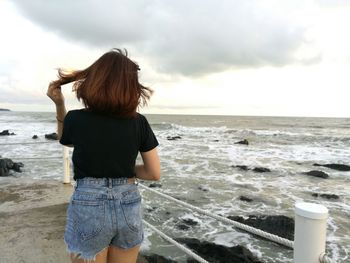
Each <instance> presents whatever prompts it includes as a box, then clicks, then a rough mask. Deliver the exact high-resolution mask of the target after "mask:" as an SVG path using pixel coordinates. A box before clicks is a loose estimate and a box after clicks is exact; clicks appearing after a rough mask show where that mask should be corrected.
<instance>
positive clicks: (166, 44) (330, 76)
mask: <svg viewBox="0 0 350 263" xmlns="http://www.w3.org/2000/svg"><path fill="white" fill-rule="evenodd" d="M349 26H350V0H338V1H337V0H283V1H281V0H216V1H214V0H202V1H194V0H192V1H191V0H177V1H170V0H162V1H155V0H154V1H151V0H143V1H141V0H134V1H127V0H124V1H120V0H102V1H97V0H96V1H93V0H90V1H85V0H84V1H83V0H76V1H68V0H60V1H46V0H31V1H26V0H13V1H8V0H2V1H0V32H1V40H0V108H10V109H12V110H31V111H53V110H54V106H53V104H52V103H51V102H50V100H49V99H48V98H47V97H46V95H45V93H46V89H47V85H48V83H49V82H50V81H51V80H53V79H55V77H56V75H57V71H56V69H57V68H59V67H60V68H66V69H83V68H86V67H87V66H89V65H90V64H91V63H92V62H94V61H95V60H96V59H97V58H98V57H99V56H101V55H102V54H103V53H104V52H106V51H108V50H109V49H111V48H112V47H119V48H127V50H128V51H129V56H130V58H131V59H132V60H134V61H136V62H138V64H139V65H140V67H141V71H140V78H141V81H142V82H143V83H144V84H145V85H148V86H150V87H151V88H152V89H154V90H155V94H154V96H153V97H152V99H151V102H150V104H149V106H148V107H147V108H143V109H141V112H144V113H166V114H169V113H170V114H224V115H272V116H329V117H333V116H336V117H350V106H349V104H350V103H349V98H350V34H349V33H348V32H349ZM63 90H64V95H65V97H66V101H67V108H68V109H73V108H80V107H82V106H81V104H80V103H79V102H77V100H76V99H75V97H74V94H73V93H72V91H71V86H69V85H68V86H67V87H66V86H65V87H64V88H63Z"/></svg>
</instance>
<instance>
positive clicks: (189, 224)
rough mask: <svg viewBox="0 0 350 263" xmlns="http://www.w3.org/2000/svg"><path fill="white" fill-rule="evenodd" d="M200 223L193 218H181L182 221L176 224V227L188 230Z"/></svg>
mask: <svg viewBox="0 0 350 263" xmlns="http://www.w3.org/2000/svg"><path fill="white" fill-rule="evenodd" d="M196 225H198V222H197V221H194V220H193V219H191V218H185V219H181V223H178V224H176V227H177V228H178V229H180V230H188V229H189V228H190V227H192V226H196Z"/></svg>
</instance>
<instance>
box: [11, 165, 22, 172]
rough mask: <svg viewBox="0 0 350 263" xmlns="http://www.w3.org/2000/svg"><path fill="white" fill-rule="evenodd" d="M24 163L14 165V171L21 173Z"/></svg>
mask: <svg viewBox="0 0 350 263" xmlns="http://www.w3.org/2000/svg"><path fill="white" fill-rule="evenodd" d="M23 166H24V164H23V163H13V166H12V170H14V171H15V172H17V173H21V172H22V171H21V167H23Z"/></svg>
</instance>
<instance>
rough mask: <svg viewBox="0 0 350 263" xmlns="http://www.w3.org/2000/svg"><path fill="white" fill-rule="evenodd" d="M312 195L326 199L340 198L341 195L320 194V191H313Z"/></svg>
mask: <svg viewBox="0 0 350 263" xmlns="http://www.w3.org/2000/svg"><path fill="white" fill-rule="evenodd" d="M312 196H314V197H322V198H326V199H339V195H335V194H318V193H313V194H312Z"/></svg>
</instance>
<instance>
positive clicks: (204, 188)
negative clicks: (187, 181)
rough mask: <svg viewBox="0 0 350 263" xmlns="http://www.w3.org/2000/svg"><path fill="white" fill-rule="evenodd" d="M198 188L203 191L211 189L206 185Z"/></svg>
mask: <svg viewBox="0 0 350 263" xmlns="http://www.w3.org/2000/svg"><path fill="white" fill-rule="evenodd" d="M198 190H201V191H203V192H208V191H209V189H208V188H207V187H205V186H201V185H200V186H198Z"/></svg>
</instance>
